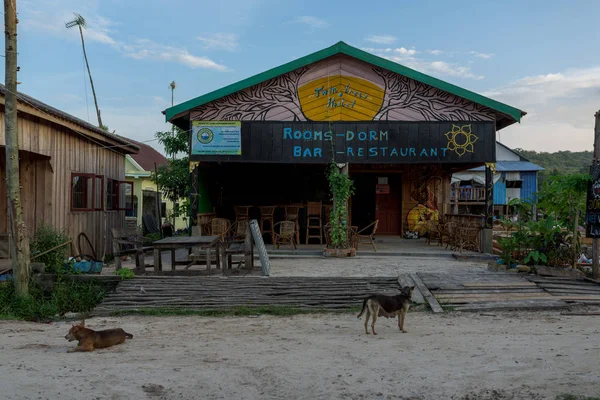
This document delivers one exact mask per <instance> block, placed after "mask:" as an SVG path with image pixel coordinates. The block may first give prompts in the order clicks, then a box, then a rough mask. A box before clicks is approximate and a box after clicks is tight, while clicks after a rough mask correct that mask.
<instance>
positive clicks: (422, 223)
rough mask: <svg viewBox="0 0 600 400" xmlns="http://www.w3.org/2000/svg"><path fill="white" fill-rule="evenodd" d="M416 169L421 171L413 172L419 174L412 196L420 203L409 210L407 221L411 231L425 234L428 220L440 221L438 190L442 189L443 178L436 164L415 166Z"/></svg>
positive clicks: (415, 174)
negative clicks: (438, 174) (439, 174)
mask: <svg viewBox="0 0 600 400" xmlns="http://www.w3.org/2000/svg"><path fill="white" fill-rule="evenodd" d="M415 169H419V170H420V171H418V172H417V171H415V173H414V174H413V173H411V175H413V176H417V178H416V179H415V189H414V190H413V191H412V192H411V198H412V199H413V200H414V201H416V202H417V203H418V204H417V205H416V206H414V207H413V208H412V209H411V210H410V211H409V212H408V215H407V217H406V219H407V221H406V222H407V227H408V230H409V231H411V232H419V235H424V234H425V233H427V221H432V220H433V221H439V210H438V192H439V191H440V190H441V189H442V178H441V177H440V176H437V173H438V172H439V171H437V167H436V166H432V165H424V166H415Z"/></svg>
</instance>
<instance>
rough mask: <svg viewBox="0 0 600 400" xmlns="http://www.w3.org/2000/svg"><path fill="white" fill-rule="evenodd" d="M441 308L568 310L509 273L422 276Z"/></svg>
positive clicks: (466, 309)
mask: <svg viewBox="0 0 600 400" xmlns="http://www.w3.org/2000/svg"><path fill="white" fill-rule="evenodd" d="M419 276H420V277H421V279H422V280H423V282H424V283H425V284H426V285H427V287H428V288H429V290H430V291H431V293H432V294H433V295H434V296H435V298H436V299H437V301H438V302H439V303H440V304H441V305H442V307H445V308H449V309H452V310H455V311H477V310H502V309H546V308H561V307H568V304H567V303H566V302H565V301H564V300H563V299H562V298H561V297H557V296H554V295H553V294H551V293H548V292H547V291H545V290H544V289H543V288H541V287H539V286H538V285H537V284H536V283H535V282H532V281H529V280H526V279H524V278H522V277H519V276H516V275H512V274H506V273H498V274H492V273H486V274H462V275H461V274H453V275H450V274H419Z"/></svg>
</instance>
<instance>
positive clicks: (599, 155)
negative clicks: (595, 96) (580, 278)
mask: <svg viewBox="0 0 600 400" xmlns="http://www.w3.org/2000/svg"><path fill="white" fill-rule="evenodd" d="M594 117H596V124H595V126H594V155H593V159H592V164H600V111H598V112H596V114H594ZM598 256H599V254H598V239H597V238H593V239H592V278H593V279H598V276H599V274H598V264H599V262H598Z"/></svg>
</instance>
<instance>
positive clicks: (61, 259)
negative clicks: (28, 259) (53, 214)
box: [30, 223, 70, 274]
mask: <svg viewBox="0 0 600 400" xmlns="http://www.w3.org/2000/svg"><path fill="white" fill-rule="evenodd" d="M69 240H70V238H69V235H67V234H66V233H65V232H64V231H59V230H58V229H55V228H54V227H53V226H52V225H50V224H46V223H41V224H40V225H39V226H38V228H37V229H36V231H35V234H34V235H33V236H32V237H31V242H30V248H31V256H32V257H33V256H35V255H36V254H40V253H43V252H45V251H48V250H50V249H51V248H53V247H56V246H58V245H61V244H63V243H66V242H68V241H69ZM68 252H69V246H68V245H67V246H63V247H60V248H58V249H56V250H52V251H51V252H49V253H47V254H44V255H42V256H40V257H37V258H36V259H34V261H35V262H43V263H44V264H46V272H47V273H50V274H52V273H54V274H56V273H61V272H64V269H65V267H64V263H65V261H66V258H67V254H68Z"/></svg>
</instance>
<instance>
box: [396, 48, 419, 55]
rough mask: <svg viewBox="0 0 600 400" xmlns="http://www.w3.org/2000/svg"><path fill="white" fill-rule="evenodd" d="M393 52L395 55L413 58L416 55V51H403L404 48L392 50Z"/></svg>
mask: <svg viewBox="0 0 600 400" xmlns="http://www.w3.org/2000/svg"><path fill="white" fill-rule="evenodd" d="M394 51H395V52H396V53H400V54H408V55H409V56H414V55H415V54H416V53H417V51H416V50H415V49H410V50H408V49H405V48H404V47H399V48H397V49H394Z"/></svg>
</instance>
